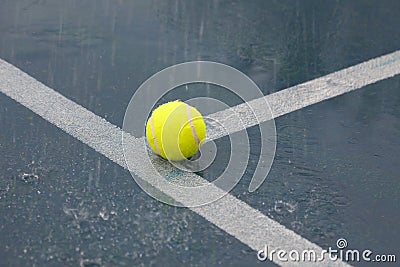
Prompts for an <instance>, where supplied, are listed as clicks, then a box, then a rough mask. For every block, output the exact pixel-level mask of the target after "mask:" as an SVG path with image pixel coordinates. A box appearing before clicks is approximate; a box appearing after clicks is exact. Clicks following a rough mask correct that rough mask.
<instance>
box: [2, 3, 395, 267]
mask: <svg viewBox="0 0 400 267" xmlns="http://www.w3.org/2000/svg"><path fill="white" fill-rule="evenodd" d="M399 25H400V2H397V1H379V2H378V1H361V0H360V1H261V0H259V1H223V0H219V1H217V0H214V1H179V0H170V1H161V0H151V1H145V0H142V1H119V0H99V1H89V0H87V1H75V0H70V1H62V0H53V1H46V0H3V1H1V3H0V75H1V76H0V91H1V93H0V157H1V158H0V212H1V217H0V266H85V267H89V266H90V267H93V266H277V265H278V266H279V265H282V266H289V265H290V264H292V263H293V262H290V261H283V260H279V259H278V258H277V255H275V258H274V259H273V260H272V261H270V260H267V261H260V260H259V259H258V257H257V256H258V250H261V249H263V248H264V245H266V246H268V247H270V248H284V249H288V248H290V244H289V245H288V244H287V243H288V242H287V241H288V240H291V239H292V240H293V247H292V248H293V249H299V248H302V249H305V250H306V249H309V248H310V247H309V246H313V248H314V246H315V248H316V249H317V250H318V249H321V248H322V249H326V250H328V249H329V248H332V249H338V248H340V247H339V246H338V245H339V242H338V240H341V241H343V242H344V241H345V242H346V244H345V245H343V243H341V244H340V246H343V247H341V248H342V251H345V250H346V249H349V250H358V251H360V260H359V261H357V260H354V261H351V260H350V261H348V260H345V259H344V258H343V257H342V258H341V260H338V261H335V262H320V263H315V262H302V263H301V264H300V266H302V265H304V264H310V263H311V264H313V265H315V266H330V265H332V266H334V264H338V265H342V266H345V265H346V264H349V265H353V266H365V265H367V266H381V265H382V266H396V263H395V262H394V261H395V260H397V262H398V261H399V260H400V259H399V257H400V253H399V248H398V247H399V240H400V227H399V221H400V181H399V174H400V165H399V164H398V160H399V159H400V151H399V147H400V90H399V89H400V76H399V75H397V74H399V73H400V53H399V52H398V50H400V28H399ZM197 60H201V61H214V62H219V63H223V64H226V65H229V66H232V67H234V68H236V69H237V70H239V71H241V72H243V73H244V74H246V75H248V76H249V77H250V78H251V79H252V80H253V81H254V82H255V83H256V84H257V85H258V87H259V88H260V89H261V91H262V94H263V95H265V96H268V95H271V94H274V93H277V92H283V93H282V94H281V96H282V95H284V92H298V95H296V97H295V98H294V100H293V99H292V100H291V101H292V102H291V103H292V106H291V107H287V105H288V104H287V102H285V101H287V99H284V98H282V99H281V100H279V98H270V99H273V100H274V101H275V102H274V103H275V105H277V106H278V107H279V106H280V104H281V103H282V104H281V106H282V107H285V110H286V111H285V112H282V114H280V115H279V116H278V115H277V116H274V117H275V119H274V125H275V127H276V152H275V155H274V158H273V163H272V167H271V170H270V172H269V173H268V176H267V177H266V179H265V181H264V182H263V183H262V185H261V186H260V187H259V188H258V189H257V190H256V191H254V192H249V184H250V182H251V180H252V175H253V173H254V172H255V169H256V168H257V162H258V158H259V156H260V153H261V152H260V143H261V138H262V137H261V135H260V128H259V127H258V125H255V126H251V127H249V128H247V129H246V132H247V134H248V140H249V146H250V157H249V160H248V163H247V168H246V170H245V171H244V175H243V177H242V179H241V180H240V181H239V183H238V184H237V186H235V187H234V189H233V190H232V191H230V192H229V195H227V196H225V197H223V198H222V199H221V201H222V202H221V201H217V202H216V203H217V204H215V205H214V206H213V204H210V205H209V206H207V205H205V206H204V208H182V207H175V206H172V205H167V204H164V203H162V202H160V201H158V200H156V199H154V198H152V197H151V196H149V195H148V194H146V192H144V191H143V190H142V188H141V187H140V186H138V184H137V183H136V182H135V179H133V178H135V177H132V175H131V173H130V172H129V171H128V170H127V169H126V166H124V163H121V162H122V161H119V158H118V156H115V157H113V155H114V154H115V153H116V151H115V149H114V147H111V146H112V144H113V142H114V141H115V140H111V137H110V142H109V143H107V142H105V143H104V142H103V143H101V144H99V143H100V141H102V140H104V139H102V138H106V139H107V136H108V132H107V129H111V130H112V131H113V129H114V128H112V127H113V125H115V126H117V127H119V128H115V129H117V130H115V131H116V132H115V133H114V132H113V133H112V134H114V135H115V136H119V135H120V134H121V130H120V129H122V128H123V124H124V116H125V111H126V109H127V107H128V104H129V101H130V99H131V97H132V96H133V95H134V93H135V91H136V90H137V89H138V88H139V87H140V86H141V84H142V83H143V82H145V81H146V80H147V79H148V78H149V77H151V76H152V75H154V74H155V73H157V72H159V71H161V70H163V69H165V68H167V67H170V66H172V65H175V64H178V63H183V62H189V61H197ZM369 60H373V61H371V62H370V63H365V62H368V61H369ZM375 60H376V61H375ZM7 62H8V63H7ZM359 64H361V65H359ZM12 65H13V66H15V67H16V68H18V69H19V70H18V69H16V68H14V67H12ZM352 66H355V67H354V68H352V69H351V71H346V72H339V74H333V75H332V73H334V72H336V71H341V70H343V69H346V68H349V67H352ZM352 73H355V74H354V75H353V74H352ZM327 75H328V76H327ZM351 75H353V76H351ZM325 76H326V77H328V78H326V83H323V85H324V88H325V90H326V92H328V93H326V92H325V94H326V95H329V90H334V88H344V87H346V88H347V87H348V88H350V89H351V90H350V89H349V90H347V89H346V90H347V91H348V92H347V91H346V92H347V93H345V94H339V93H338V94H337V95H338V96H336V97H332V96H333V95H332V96H330V97H325V96H321V101H315V102H316V103H315V104H312V103H311V102H310V103H309V104H312V105H309V104H307V105H306V104H304V105H302V104H301V102H302V101H305V100H304V99H305V98H306V97H304V99H303V98H302V97H303V95H302V94H301V92H303V91H302V88H303V87H305V88H308V87H312V88H315V92H317V93H318V86H319V85H320V84H321V80H318V79H317V78H319V77H325ZM350 76H351V82H347V83H346V81H347V80H346V79H348V77H350ZM31 77H33V78H34V79H36V80H37V81H39V82H40V83H42V84H43V87H40V86H41V85H40V86H39V85H38V84H39V82H37V81H35V80H33V79H31ZM315 79H317V80H315ZM309 81H311V82H309ZM322 81H325V80H322ZM349 81H350V80H349ZM306 82H309V83H306ZM303 83H306V84H305V85H304V86H303V87H294V86H296V85H298V84H303ZM330 86H331V87H332V88H333V89H330V88H331V87H330ZM39 87H40V88H46V89H43V90H48V91H46V92H48V96H49V97H48V98H43V97H42V98H40V97H39V95H38V94H37V93H36V91H35V88H39ZM27 88H28V89H29V88H30V89H29V90H28V89H27ZM40 88H39V89H40ZM50 88H51V89H50ZM287 88H292V91H284V90H287ZM296 90H297V91H296ZM13 92H18V93H15V94H13ZM19 92H23V94H22V93H19ZM343 93H344V91H343ZM151 97H153V96H152V92H148V98H151ZM196 97H208V98H213V99H218V100H220V101H224V102H225V103H226V104H227V105H229V106H235V105H238V104H240V103H242V102H243V101H241V100H240V98H238V96H236V95H234V94H233V93H232V92H229V91H228V90H224V89H222V88H217V87H215V88H214V87H212V86H211V87H210V86H207V85H204V84H191V85H188V86H186V87H185V86H184V87H183V88H177V89H176V90H173V91H171V92H170V93H169V94H166V95H165V96H163V98H161V100H160V103H161V102H166V101H169V100H172V99H177V98H179V99H182V100H190V99H192V98H196ZM328 98H329V99H328ZM324 99H327V100H324ZM322 100H323V101H322ZM57 101H61V102H62V101H64V102H62V103H67V104H65V106H64V107H68V108H67V110H65V111H63V110H62V109H61V108H58V107H57V106H54V105H55V103H58V102H57ZM280 101H281V103H280ZM61 102H60V103H61ZM296 103H300V104H298V105H295V104H296ZM50 104H51V105H53V106H54V108H48V107H47V106H50ZM82 107H83V108H84V109H83V108H82ZM302 107H304V108H302ZM282 109H283V108H282ZM210 110H211V111H209V112H210V113H212V112H215V111H212V108H211V109H210ZM65 114H75V115H76V118H85V116H86V115H87V116H89V117H88V118H91V120H88V121H87V123H86V125H84V124H82V128H80V127H75V126H76V125H77V124H75V122H76V121H77V119H76V118H75V117H73V116H69V117H68V116H67V115H65ZM88 114H89V115H88ZM92 115H93V116H92ZM60 118H62V120H61V119H60ZM101 118H104V119H105V120H106V121H108V122H109V124H107V125H106V126H104V127H103V126H100V125H102V124H101V123H103V120H101ZM65 121H67V122H65ZM64 122H65V124H63V123H64ZM265 123H266V122H261V125H264V124H265ZM71 125H72V126H71ZM64 126H65V127H64ZM85 127H87V128H85ZM102 127H103V128H102ZM143 128H144V125H143ZM86 129H93V133H96V134H93V133H92V134H91V133H86V132H85V131H86ZM101 129H106V130H105V133H104V135H102V134H101V133H99V132H98V131H100V130H101ZM84 130H85V131H84ZM96 131H97V132H96ZM235 134H236V133H233V135H235ZM225 135H226V134H225ZM110 136H111V133H110ZM118 140H119V139H118ZM215 143H216V146H217V148H218V153H217V157H216V160H215V162H214V163H213V165H212V166H210V168H209V169H205V170H203V171H201V172H198V173H196V174H195V175H193V177H201V178H204V179H206V180H209V181H211V180H213V179H215V177H216V176H218V175H219V174H220V173H221V172H222V171H223V170H224V168H225V166H226V164H227V162H228V161H229V158H230V153H229V152H230V147H231V146H230V142H229V138H228V137H227V136H223V137H221V138H218V139H216V140H215ZM108 146H110V147H108ZM115 147H117V146H115ZM118 155H119V154H118ZM159 161H160V160H159ZM137 162H138V163H137V164H138V165H139V167H137V168H138V171H139V173H140V171H142V169H143V168H141V167H140V165H142V166H146V165H145V164H142V163H141V162H140V159H139V160H138V161H137ZM157 164H159V166H161V168H164V169H165V170H168V173H167V176H166V178H168V177H170V176H173V178H174V179H178V180H179V178H180V176H181V175H182V176H184V174H182V173H181V172H179V171H177V172H174V169H173V168H174V167H172V166H169V163H167V162H161V161H160V162H158V163H157ZM134 172H135V171H134ZM141 173H145V170H143V172H141ZM134 175H135V174H134ZM138 176H140V175H138ZM226 199H228V200H232V202H229V201H226ZM224 201H225V202H224ZM218 203H220V204H218ZM221 203H222V204H221ZM226 203H228V204H226ZM229 203H232V205H229ZM207 207H208V208H207ZM232 214H235V216H236V215H237V217H235V218H240V215H241V214H242V217H241V219H238V220H229V218H233V217H229V216H231V215H232ZM248 214H254V216H247V215H248ZM232 216H233V215H232ZM224 218H225V219H224ZM247 226H248V227H247ZM281 236H282V238H280V237H281ZM264 237H265V238H264ZM271 242H273V243H274V244H272V243H271ZM366 250H368V251H371V254H370V256H369V258H370V259H371V261H370V262H368V261H367V260H366V259H363V258H362V256H361V253H362V252H363V251H366ZM375 256H380V259H381V261H386V262H385V263H382V262H378V260H379V258H377V257H375ZM286 257H287V256H286ZM384 259H386V260H384Z"/></svg>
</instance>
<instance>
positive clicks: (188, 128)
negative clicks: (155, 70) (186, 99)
mask: <svg viewBox="0 0 400 267" xmlns="http://www.w3.org/2000/svg"><path fill="white" fill-rule="evenodd" d="M205 137H206V125H205V123H204V120H203V117H202V116H201V114H200V112H199V111H198V110H197V109H196V108H194V107H192V106H189V105H188V104H186V103H183V102H181V101H179V100H176V101H173V102H168V103H165V104H163V105H161V106H159V107H158V108H156V109H155V110H154V111H153V113H152V114H151V117H150V118H149V119H148V121H147V123H146V138H147V142H148V143H149V145H150V147H151V149H152V150H153V152H154V153H156V154H157V155H160V156H161V157H163V158H164V159H168V160H171V161H179V160H183V159H186V158H190V157H192V156H193V155H195V154H196V153H197V151H198V150H199V147H200V145H201V144H202V142H203V140H204V138H205Z"/></svg>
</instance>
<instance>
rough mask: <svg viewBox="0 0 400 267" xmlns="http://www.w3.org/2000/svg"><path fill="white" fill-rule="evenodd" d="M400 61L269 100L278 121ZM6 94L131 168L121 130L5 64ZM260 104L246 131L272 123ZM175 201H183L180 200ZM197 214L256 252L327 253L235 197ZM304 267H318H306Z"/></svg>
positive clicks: (347, 72)
mask: <svg viewBox="0 0 400 267" xmlns="http://www.w3.org/2000/svg"><path fill="white" fill-rule="evenodd" d="M399 60H400V52H398V51H397V52H395V53H392V54H388V55H386V56H383V57H379V58H376V59H373V60H370V61H367V62H365V63H361V64H359V65H356V66H353V67H350V68H348V69H344V70H342V71H339V72H335V73H332V74H329V75H327V76H324V77H321V78H318V79H315V80H313V81H310V82H307V83H304V84H301V85H298V86H295V87H291V88H288V89H286V90H282V91H280V92H277V93H275V94H272V95H269V96H266V97H265V98H266V99H267V101H268V102H269V104H270V105H271V108H272V111H273V117H278V116H280V115H283V114H286V113H289V112H292V111H295V110H297V109H300V108H302V107H305V106H308V105H311V104H313V103H317V102H320V101H323V100H325V99H328V98H331V97H334V96H337V95H340V94H343V93H345V92H348V91H351V90H355V89H357V88H361V87H362V86H365V85H368V84H371V83H374V82H377V81H379V80H383V79H386V78H389V77H392V76H394V75H396V74H398V73H400V64H399ZM0 91H1V92H2V93H4V94H5V95H7V96H9V97H11V98H12V99H14V100H15V101H17V102H19V103H21V104H22V105H24V106H25V107H27V108H29V109H30V110H32V111H33V112H35V113H36V114H38V115H39V116H41V117H43V118H44V119H45V120H47V121H49V122H50V123H52V124H54V125H56V126H57V127H59V128H61V129H63V130H64V131H65V132H66V133H68V134H70V135H72V136H74V137H75V138H77V139H78V140H80V141H82V142H83V143H85V144H87V145H88V146H90V147H92V148H93V149H95V150H96V151H98V152H99V153H101V154H103V155H105V156H106V157H108V158H109V159H111V160H112V161H114V162H115V163H117V164H119V165H120V166H122V167H124V168H126V164H125V161H124V155H123V149H122V140H121V136H122V130H121V129H120V128H118V127H117V126H115V125H112V124H111V123H109V122H107V121H106V120H104V119H103V118H101V117H98V116H97V115H95V114H93V113H92V112H90V111H88V110H87V109H85V108H84V107H82V106H80V105H78V104H76V103H75V102H73V101H71V100H69V99H67V98H65V97H64V96H62V95H61V94H59V93H57V92H56V91H54V90H53V89H51V88H49V87H47V86H46V85H44V84H42V83H40V82H38V81H37V80H35V79H34V78H33V77H31V76H29V75H28V74H26V73H24V72H23V71H21V70H19V69H18V68H16V67H14V66H13V65H11V64H9V63H7V62H6V61H4V60H1V59H0ZM261 99H262V98H261ZM258 101H260V99H255V100H253V101H251V102H249V104H250V106H251V108H252V109H253V110H254V111H255V113H256V117H257V119H258V121H257V120H253V121H252V120H249V121H247V123H246V124H245V126H246V127H250V126H253V125H256V124H257V123H258V122H262V121H266V120H268V119H271V118H268V117H265V115H264V112H263V109H264V106H263V105H261V104H259V103H261V101H260V102H258ZM263 101H264V100H263ZM232 109H237V110H239V111H240V112H239V114H246V113H247V112H249V111H251V109H249V108H248V106H247V105H239V106H236V107H233V108H232ZM224 112H229V109H228V110H225V111H221V112H218V113H215V114H212V115H211V116H213V117H214V118H216V119H219V120H223V119H224V118H225V117H226V116H224ZM250 117H251V116H250ZM225 125H230V124H229V122H224V126H225ZM228 130H229V132H236V131H240V130H242V128H238V127H237V125H230V127H229V128H228ZM209 136H210V137H212V138H217V137H219V136H218V133H210V134H209ZM132 141H133V142H135V143H136V142H138V146H139V143H140V142H139V140H138V139H135V140H132ZM137 152H138V154H139V155H137V157H138V158H139V159H140V157H142V156H145V155H143V153H145V151H142V150H141V149H139V148H138V151H137ZM163 167H164V169H165V171H166V172H168V171H173V170H174V168H173V167H172V166H170V165H169V164H164V165H163ZM147 169H151V167H150V166H143V165H141V164H137V166H135V170H134V171H135V173H136V174H138V175H139V176H141V175H142V177H143V175H147V174H148V172H147V171H146V170H147ZM182 176H187V177H186V178H189V179H202V178H201V177H199V176H197V175H195V174H188V173H184V174H183V175H182ZM183 178H185V177H183ZM215 190H216V191H218V190H219V189H218V188H216V189H215ZM172 197H176V199H178V200H181V199H179V196H172ZM183 204H184V202H183ZM191 209H192V210H193V211H194V212H196V213H198V214H199V215H201V216H203V217H204V218H205V219H207V220H208V221H210V222H211V223H213V224H215V225H216V226H218V227H219V228H221V229H222V230H224V231H225V232H227V233H229V234H230V235H232V236H234V237H236V238H237V239H238V240H240V241H241V242H243V243H244V244H246V245H248V246H249V247H251V248H252V249H254V250H259V249H261V248H263V247H264V245H265V244H268V246H269V249H271V250H273V249H283V250H286V251H290V250H298V251H302V250H303V249H313V250H315V251H316V253H321V252H322V248H321V247H319V246H318V245H316V244H314V243H312V242H310V241H308V240H306V239H304V238H303V237H301V236H299V235H298V234H296V233H294V232H293V231H291V230H289V229H287V228H285V227H284V226H283V225H281V224H279V223H278V222H276V221H274V220H272V219H270V218H269V217H267V216H266V215H264V214H262V213H261V212H259V211H257V210H255V209H253V208H252V207H250V206H249V205H247V204H246V203H244V202H242V201H240V200H238V199H237V198H235V197H233V196H232V195H229V194H228V195H226V196H225V197H223V198H221V199H220V200H218V201H216V202H213V203H211V204H208V205H205V206H201V207H194V208H191ZM273 261H274V262H275V263H277V264H279V265H282V266H291V265H292V264H293V263H291V262H282V261H279V260H277V259H276V258H274V260H273ZM324 263H326V264H330V266H348V264H346V263H344V262H342V261H340V260H338V261H335V262H329V261H328V259H325V262H324ZM302 265H304V266H307V265H313V264H312V263H310V262H303V263H302Z"/></svg>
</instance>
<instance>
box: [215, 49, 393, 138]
mask: <svg viewBox="0 0 400 267" xmlns="http://www.w3.org/2000/svg"><path fill="white" fill-rule="evenodd" d="M399 73H400V50H398V51H396V52H393V53H390V54H387V55H384V56H381V57H378V58H374V59H371V60H368V61H365V62H363V63H360V64H357V65H354V66H352V67H349V68H346V69H342V70H340V71H337V72H333V73H331V74H328V75H326V76H322V77H320V78H317V79H314V80H311V81H308V82H305V83H302V84H299V85H296V86H293V87H289V88H287V89H284V90H281V91H278V92H276V93H273V94H270V95H267V96H265V97H262V98H258V99H255V100H252V101H250V102H248V103H243V104H240V105H237V106H234V107H231V108H229V109H225V110H222V111H219V112H216V113H214V114H211V115H208V117H210V118H211V119H212V120H209V121H210V122H211V121H213V120H214V121H217V122H218V123H221V125H224V127H226V131H218V132H217V131H214V132H213V131H211V132H207V136H208V137H209V138H210V139H217V138H219V137H222V136H224V135H225V134H226V132H228V133H229V134H231V133H234V132H238V131H241V130H243V129H244V128H248V127H251V126H254V125H257V124H260V123H262V122H264V121H267V120H270V119H273V118H277V117H279V116H282V115H285V114H288V113H290V112H293V111H296V110H299V109H301V108H304V107H306V106H309V105H312V104H315V103H318V102H321V101H324V100H327V99H330V98H332V97H335V96H339V95H341V94H344V93H347V92H350V91H353V90H356V89H359V88H361V87H364V86H366V85H369V84H373V83H375V82H377V81H380V80H383V79H387V78H390V77H393V76H395V75H397V74H399ZM265 101H267V102H268V103H269V106H270V108H271V112H266V109H267V108H268V107H266V106H265ZM233 112H236V114H239V115H240V117H241V118H243V120H242V121H243V124H244V125H243V124H242V123H238V122H237V120H232V116H229V115H230V114H234V113H233ZM253 112H254V113H253ZM271 113H272V117H271V116H270V114H271ZM254 115H255V116H254ZM210 128H213V127H210ZM207 131H208V129H207Z"/></svg>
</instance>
